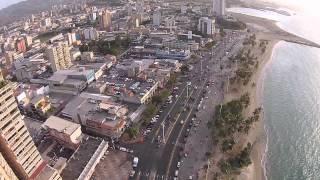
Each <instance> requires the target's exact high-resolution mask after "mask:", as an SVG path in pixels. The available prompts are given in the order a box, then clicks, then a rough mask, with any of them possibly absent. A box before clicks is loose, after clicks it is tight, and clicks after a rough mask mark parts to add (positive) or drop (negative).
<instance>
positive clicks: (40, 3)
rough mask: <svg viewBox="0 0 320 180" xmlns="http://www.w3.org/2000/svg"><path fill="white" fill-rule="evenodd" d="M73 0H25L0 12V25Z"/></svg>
mask: <svg viewBox="0 0 320 180" xmlns="http://www.w3.org/2000/svg"><path fill="white" fill-rule="evenodd" d="M68 1H70V2H73V0H27V1H22V2H19V3H17V4H14V5H11V6H9V7H7V8H4V9H1V10H0V17H1V18H0V25H5V24H7V23H10V22H13V21H15V20H18V19H21V18H23V17H29V16H31V14H36V13H39V12H41V11H45V10H49V9H51V7H52V6H53V5H56V4H60V3H61V2H68Z"/></svg>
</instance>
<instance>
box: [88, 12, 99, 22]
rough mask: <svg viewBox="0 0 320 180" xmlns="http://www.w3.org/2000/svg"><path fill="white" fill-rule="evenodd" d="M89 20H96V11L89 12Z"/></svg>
mask: <svg viewBox="0 0 320 180" xmlns="http://www.w3.org/2000/svg"><path fill="white" fill-rule="evenodd" d="M89 20H90V21H91V22H95V21H96V20H97V13H96V12H92V13H90V15H89Z"/></svg>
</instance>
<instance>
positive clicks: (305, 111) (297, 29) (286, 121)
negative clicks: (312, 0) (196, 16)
mask: <svg viewBox="0 0 320 180" xmlns="http://www.w3.org/2000/svg"><path fill="white" fill-rule="evenodd" d="M235 11H237V12H240V11H242V13H243V14H249V15H254V16H258V17H263V18H268V19H273V20H277V21H278V26H279V27H281V28H282V29H284V30H286V31H289V32H291V33H294V34H297V35H300V36H302V37H304V38H306V39H309V40H311V41H314V42H317V43H320V33H319V29H320V21H319V17H315V16H307V15H301V14H298V15H296V16H292V17H285V16H283V15H280V14H275V13H274V12H268V11H257V10H249V11H248V9H242V10H240V9H239V8H237V9H236V10H235ZM263 84H264V86H263V87H264V88H263V96H262V103H263V107H264V123H265V129H266V134H267V147H266V154H265V163H264V164H263V165H264V167H265V171H266V172H265V173H266V177H267V179H269V180H319V179H320V49H317V48H312V47H308V46H303V45H298V44H293V43H287V42H279V43H278V44H277V45H276V46H275V48H274V50H273V55H272V61H271V63H270V64H269V66H268V68H267V72H266V77H265V80H264V82H263Z"/></svg>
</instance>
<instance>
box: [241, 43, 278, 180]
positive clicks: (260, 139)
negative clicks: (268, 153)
mask: <svg viewBox="0 0 320 180" xmlns="http://www.w3.org/2000/svg"><path fill="white" fill-rule="evenodd" d="M277 42H278V41H277V40H272V41H270V42H269V45H268V48H267V50H266V53H265V54H264V55H263V56H261V57H260V62H262V63H261V65H260V67H259V68H258V70H257V71H256V73H255V74H254V76H253V77H252V80H251V82H252V83H253V82H254V83H256V86H255V87H246V88H243V89H242V91H243V92H249V93H250V99H251V104H250V106H249V107H248V109H247V112H246V116H250V115H251V113H252V112H253V111H254V109H255V108H257V107H261V106H262V94H263V82H264V78H265V75H266V69H267V68H268V65H269V64H270V62H271V59H272V52H273V48H274V46H275V45H276V43H277ZM245 139H246V142H243V144H244V145H245V144H247V142H250V143H251V144H253V149H252V152H251V160H252V164H251V165H250V166H249V167H247V168H245V169H244V170H243V171H242V173H241V174H240V175H239V176H238V179H239V180H260V179H261V180H263V179H265V175H264V165H263V162H262V161H263V156H264V154H265V149H266V145H267V137H266V133H265V129H264V117H263V113H262V115H261V117H260V120H259V121H258V122H257V123H255V124H254V125H253V126H252V128H251V130H250V132H249V134H248V135H245Z"/></svg>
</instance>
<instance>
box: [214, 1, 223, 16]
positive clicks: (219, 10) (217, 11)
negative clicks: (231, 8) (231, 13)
mask: <svg viewBox="0 0 320 180" xmlns="http://www.w3.org/2000/svg"><path fill="white" fill-rule="evenodd" d="M225 4H226V3H225V0H213V14H214V15H216V16H224V15H225V8H226V7H225V6H226V5H225Z"/></svg>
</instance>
